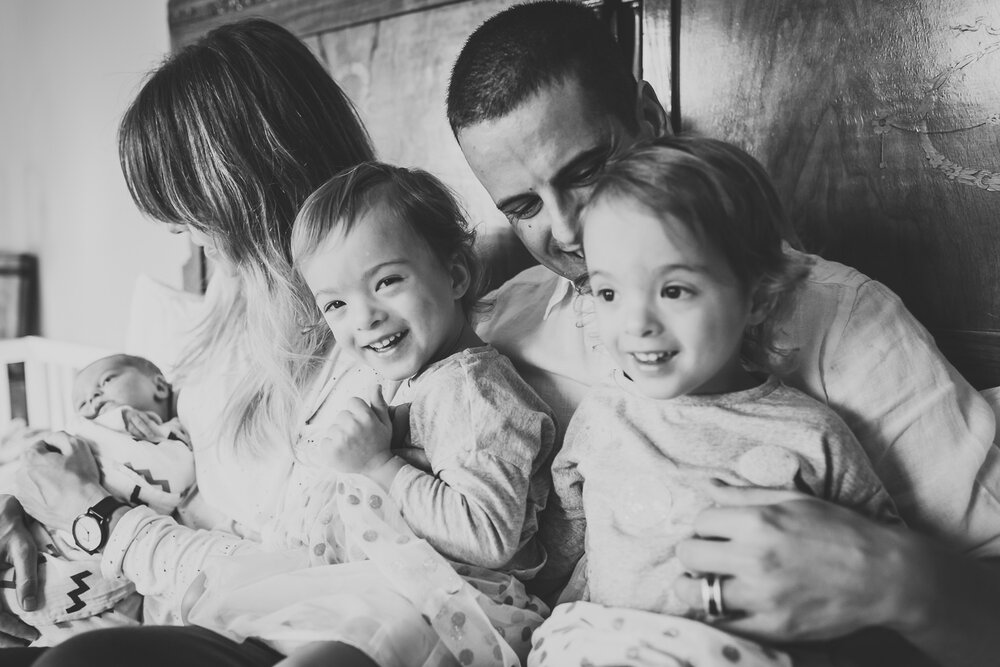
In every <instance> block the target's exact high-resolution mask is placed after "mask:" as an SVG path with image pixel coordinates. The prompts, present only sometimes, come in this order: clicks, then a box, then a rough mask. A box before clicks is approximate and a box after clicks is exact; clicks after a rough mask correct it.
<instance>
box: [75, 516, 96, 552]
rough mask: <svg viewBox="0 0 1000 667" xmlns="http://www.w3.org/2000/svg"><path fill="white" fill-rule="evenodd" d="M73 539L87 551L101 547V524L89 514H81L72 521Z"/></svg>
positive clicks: (93, 550)
mask: <svg viewBox="0 0 1000 667" xmlns="http://www.w3.org/2000/svg"><path fill="white" fill-rule="evenodd" d="M73 539H74V540H75V541H76V545H77V546H78V547H80V548H81V549H83V550H84V551H86V552H87V553H94V552H95V551H97V550H98V549H100V548H101V524H100V522H99V521H98V520H97V519H96V518H94V517H92V516H90V515H89V514H81V515H80V516H78V517H76V521H74V522H73Z"/></svg>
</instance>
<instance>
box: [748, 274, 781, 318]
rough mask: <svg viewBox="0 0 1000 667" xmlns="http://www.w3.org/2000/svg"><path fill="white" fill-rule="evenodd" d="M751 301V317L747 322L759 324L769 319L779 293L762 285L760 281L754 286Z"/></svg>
mask: <svg viewBox="0 0 1000 667" xmlns="http://www.w3.org/2000/svg"><path fill="white" fill-rule="evenodd" d="M750 298H751V301H750V318H749V320H748V321H747V324H748V325H750V326H757V325H758V324H761V323H762V322H763V321H764V320H766V319H767V316H768V315H770V314H771V310H772V309H773V308H774V304H775V302H776V301H777V299H778V297H777V295H776V294H775V293H774V292H772V291H771V290H769V289H767V288H766V287H764V286H763V285H761V283H760V281H758V282H757V284H756V286H754V289H753V293H752V295H751V297H750Z"/></svg>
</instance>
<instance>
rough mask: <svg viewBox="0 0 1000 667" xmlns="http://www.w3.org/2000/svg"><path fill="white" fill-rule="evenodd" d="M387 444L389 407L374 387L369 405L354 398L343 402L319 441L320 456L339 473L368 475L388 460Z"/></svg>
mask: <svg viewBox="0 0 1000 667" xmlns="http://www.w3.org/2000/svg"><path fill="white" fill-rule="evenodd" d="M391 441H392V420H391V419H390V417H389V408H388V406H387V405H386V403H385V398H383V396H382V390H381V388H376V390H375V394H374V396H373V397H372V400H371V404H370V405H369V404H368V403H365V402H364V401H363V400H361V399H360V398H357V397H355V398H352V399H351V400H350V401H348V402H347V405H346V407H345V410H344V411H343V412H341V413H340V414H339V415H338V416H337V419H336V421H334V423H333V425H332V426H331V427H330V430H329V431H327V433H326V436H325V437H324V438H323V439H322V440H321V441H320V457H321V458H322V460H323V461H324V463H325V464H326V465H328V466H330V467H331V468H334V469H336V470H339V471H341V472H353V473H362V474H368V473H372V472H374V471H375V470H377V469H379V468H380V467H381V466H382V465H383V464H385V463H386V462H387V461H388V460H389V459H391V458H392V452H391V451H390V448H389V446H390V443H391Z"/></svg>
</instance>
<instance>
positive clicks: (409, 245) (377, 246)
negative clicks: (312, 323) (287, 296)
mask: <svg viewBox="0 0 1000 667" xmlns="http://www.w3.org/2000/svg"><path fill="white" fill-rule="evenodd" d="M457 270H458V268H457V267H446V266H445V265H444V264H443V263H442V262H441V261H440V260H438V258H437V257H436V256H435V255H434V253H433V252H432V251H431V249H430V248H429V247H428V245H427V243H426V242H425V241H424V240H423V239H422V238H420V237H419V236H418V235H417V234H416V233H415V232H414V231H413V230H412V229H410V227H409V226H408V225H405V224H402V223H400V222H398V221H396V220H394V219H393V217H392V216H391V215H385V214H384V213H383V212H382V211H380V210H379V208H378V207H376V208H375V209H374V210H372V211H370V212H368V213H366V214H364V216H363V217H362V218H361V219H360V220H358V221H357V223H356V224H355V226H354V227H353V228H352V229H351V231H349V232H348V233H346V234H345V233H344V232H343V231H341V230H334V231H333V232H331V233H330V234H329V235H328V236H327V238H326V239H324V240H323V241H322V242H321V244H320V246H319V248H317V249H316V251H315V253H314V254H313V255H312V256H311V257H310V258H309V259H308V260H307V261H305V262H304V263H303V265H302V276H303V277H304V278H305V280H306V282H307V283H308V284H309V288H310V289H311V290H312V292H313V294H314V296H315V298H316V305H318V306H319V308H320V310H321V311H322V313H323V317H324V318H325V319H326V323H327V325H328V326H329V327H330V330H331V331H332V332H333V337H334V338H335V339H336V341H337V344H338V345H340V346H342V348H343V349H345V350H348V351H350V352H351V353H352V354H353V355H355V356H356V357H358V358H359V359H360V360H361V362H362V363H364V364H366V365H368V366H370V367H371V368H374V369H375V370H376V371H377V372H379V373H380V374H382V375H383V376H384V377H386V378H388V379H390V380H404V379H406V378H408V377H411V376H413V375H415V374H416V373H418V372H419V371H420V370H421V369H423V368H425V367H426V366H427V365H428V364H431V363H433V362H435V361H437V360H439V359H442V358H444V357H445V356H448V354H450V350H451V349H452V347H453V346H454V345H455V344H456V342H457V341H458V338H459V336H460V334H461V332H462V328H463V325H464V323H465V315H464V313H463V311H462V308H461V304H460V302H459V299H461V297H462V295H463V294H464V293H465V290H466V288H467V286H468V280H467V278H468V274H467V273H461V274H459V273H456V271H457ZM463 277H464V280H463V279H462V278H463Z"/></svg>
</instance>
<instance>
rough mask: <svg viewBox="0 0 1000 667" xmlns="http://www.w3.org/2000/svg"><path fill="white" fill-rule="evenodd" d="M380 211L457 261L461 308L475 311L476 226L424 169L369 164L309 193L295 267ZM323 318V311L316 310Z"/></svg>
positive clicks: (298, 225)
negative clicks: (337, 233) (464, 282)
mask: <svg viewBox="0 0 1000 667" xmlns="http://www.w3.org/2000/svg"><path fill="white" fill-rule="evenodd" d="M373 210H377V211H378V212H380V213H385V214H387V215H389V216H391V217H392V219H393V220H395V221H396V222H397V223H398V224H400V225H406V226H408V227H409V228H410V229H411V230H413V232H414V233H415V234H416V235H417V236H419V237H420V238H422V239H423V240H424V241H425V242H426V243H427V246H428V247H429V248H430V250H431V252H433V253H434V255H435V256H436V257H437V258H438V260H439V261H440V262H441V263H442V264H443V265H445V266H448V265H449V264H450V263H451V262H453V261H458V262H460V263H462V264H464V265H465V267H466V269H467V270H468V272H469V289H468V290H466V292H465V294H464V295H463V296H462V308H463V310H464V311H465V314H466V316H469V315H471V313H472V312H473V310H474V309H475V307H476V303H477V301H478V299H479V296H480V294H481V293H482V291H483V282H484V280H483V271H482V265H481V264H480V262H479V258H478V256H477V255H476V251H475V249H474V247H473V246H474V244H475V241H476V233H475V230H473V229H472V228H470V227H469V224H468V222H467V221H466V217H465V213H464V211H463V210H462V207H461V206H460V205H459V203H458V200H457V198H456V197H455V194H454V193H453V192H452V191H451V190H450V189H449V188H448V186H446V185H445V184H444V183H442V182H441V181H440V180H438V179H437V178H435V177H434V176H432V175H431V174H429V173H427V172H426V171H423V170H421V169H406V168H404V167H394V166H392V165H389V164H384V163H382V162H365V163H362V164H359V165H357V166H355V167H352V168H350V169H348V170H347V171H345V172H343V173H341V174H338V175H337V176H335V177H333V178H331V179H330V180H329V181H327V182H326V183H324V184H323V185H322V186H320V188H319V189H318V190H316V192H314V193H313V194H312V195H310V196H309V198H308V199H307V200H306V203H305V204H303V206H302V210H301V211H299V214H298V216H297V217H296V218H295V227H294V229H293V230H292V257H293V258H294V262H295V266H296V267H301V266H302V264H303V262H305V261H307V260H308V259H309V258H310V257H312V255H313V253H314V252H315V251H316V248H318V247H319V245H320V244H321V243H322V242H323V241H324V240H325V239H326V238H327V236H329V234H330V232H332V231H333V230H335V229H339V230H342V231H343V233H345V234H346V233H348V232H350V231H351V230H352V229H353V228H354V226H355V225H356V224H358V221H359V220H360V219H361V218H362V217H364V216H365V214H367V213H370V212H372V211H373ZM313 310H314V311H315V312H316V313H317V315H318V316H319V317H321V315H320V314H319V311H318V310H316V309H315V308H314V309H313Z"/></svg>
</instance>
